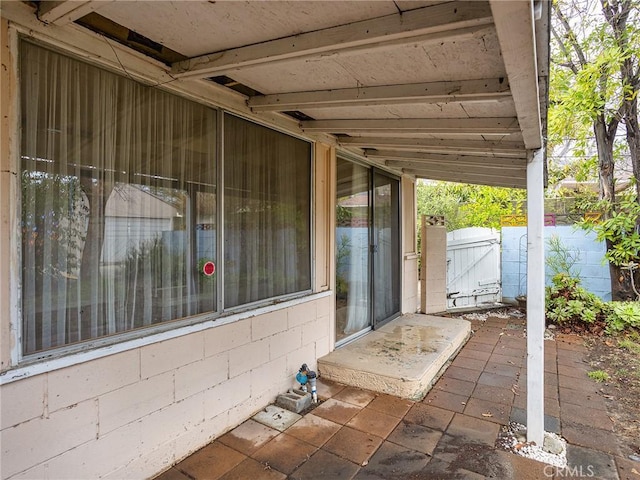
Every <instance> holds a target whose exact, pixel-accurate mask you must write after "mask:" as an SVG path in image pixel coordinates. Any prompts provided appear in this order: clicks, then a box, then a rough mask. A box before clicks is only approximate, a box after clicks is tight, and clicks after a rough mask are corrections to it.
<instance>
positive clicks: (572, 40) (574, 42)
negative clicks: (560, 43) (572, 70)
mask: <svg viewBox="0 0 640 480" xmlns="http://www.w3.org/2000/svg"><path fill="white" fill-rule="evenodd" d="M552 5H553V11H554V12H555V14H556V18H557V19H558V20H559V21H560V23H561V24H562V26H563V27H564V30H565V32H566V33H567V40H568V41H569V43H570V44H571V48H573V51H574V52H575V53H576V55H577V56H578V60H579V62H580V66H581V67H584V66H585V65H586V64H587V58H586V57H585V55H584V52H583V51H582V48H581V47H580V45H579V44H578V42H577V40H576V36H575V33H573V30H572V29H571V25H569V21H568V20H567V18H566V17H565V16H564V14H563V13H562V11H561V10H560V7H559V6H558V4H557V3H556V2H553V3H552Z"/></svg>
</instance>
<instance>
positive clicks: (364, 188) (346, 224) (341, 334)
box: [336, 158, 371, 342]
mask: <svg viewBox="0 0 640 480" xmlns="http://www.w3.org/2000/svg"><path fill="white" fill-rule="evenodd" d="M337 179H338V186H337V202H336V341H337V342H339V341H340V340H342V339H344V338H347V337H348V336H350V335H353V334H354V333H357V332H359V331H362V330H363V329H365V328H367V327H368V326H369V325H370V313H369V312H370V310H369V308H370V295H371V292H370V284H369V258H370V255H369V230H370V222H371V220H370V216H369V211H370V206H369V181H370V180H369V179H370V170H369V169H368V168H365V167H363V166H361V165H357V164H355V163H352V162H349V161H347V160H342V159H340V158H339V159H338V173H337Z"/></svg>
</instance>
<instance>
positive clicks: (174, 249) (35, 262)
mask: <svg viewBox="0 0 640 480" xmlns="http://www.w3.org/2000/svg"><path fill="white" fill-rule="evenodd" d="M21 49H22V51H21V81H22V85H21V87H22V93H23V94H22V122H23V124H22V132H23V134H22V152H21V154H22V295H23V297H22V307H23V331H22V338H23V348H24V353H25V354H31V353H35V352H38V351H42V350H47V349H50V348H54V347H59V346H63V345H67V344H71V343H76V342H80V341H85V340H90V339H96V338H100V337H103V336H106V335H112V334H115V333H119V332H124V331H128V330H132V329H135V328H138V327H143V326H147V325H151V324H156V323H159V322H165V321H169V320H174V319H178V318H183V317H186V316H189V315H193V314H196V313H200V312H204V311H208V310H211V309H213V308H215V307H214V306H215V304H216V301H215V288H214V287H213V285H215V279H214V280H213V281H212V282H210V283H204V284H203V282H202V281H200V279H199V277H198V269H197V266H198V262H199V260H200V258H201V257H200V256H199V255H200V254H201V252H205V251H206V255H207V256H208V257H211V258H215V233H212V234H208V235H207V236H204V235H200V236H197V235H196V223H197V222H200V223H202V224H205V223H206V224H207V228H208V231H212V232H215V228H216V227H215V225H216V219H215V195H216V186H215V179H216V167H215V132H216V112H215V111H213V110H211V109H209V108H206V107H203V106H201V105H198V104H195V103H193V102H189V101H187V100H184V99H182V98H179V97H176V96H173V95H170V94H168V93H165V92H162V91H160V90H158V89H155V88H151V87H147V86H143V85H140V84H138V83H136V82H133V81H132V80H130V79H127V78H124V77H121V76H118V75H115V74H112V73H110V72H106V71H104V70H101V69H99V68H96V67H93V66H91V65H88V64H85V63H82V62H79V61H76V60H73V59H71V58H68V57H65V56H63V55H59V54H57V53H54V52H51V51H48V50H46V49H44V48H41V47H39V46H35V45H32V44H29V43H26V42H24V43H23V44H22V46H21ZM198 195H200V197H198ZM203 195H205V196H207V200H206V201H205V200H204V199H203V198H204V197H202V196H203ZM201 199H202V200H201ZM207 242H213V243H211V244H208V243H207ZM193 245H195V247H194V246H193Z"/></svg>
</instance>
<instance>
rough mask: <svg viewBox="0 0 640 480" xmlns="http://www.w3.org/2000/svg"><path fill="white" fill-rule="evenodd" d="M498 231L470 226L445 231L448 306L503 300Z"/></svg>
mask: <svg viewBox="0 0 640 480" xmlns="http://www.w3.org/2000/svg"><path fill="white" fill-rule="evenodd" d="M500 279H501V275H500V233H499V232H497V231H496V230H493V229H491V228H481V227H471V228H463V229H460V230H454V231H453V232H449V233H447V308H449V309H453V308H474V307H482V306H488V305H492V304H495V303H499V302H500V301H502V286H501V281H500Z"/></svg>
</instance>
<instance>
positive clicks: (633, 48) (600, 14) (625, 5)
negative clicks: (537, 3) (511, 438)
mask: <svg viewBox="0 0 640 480" xmlns="http://www.w3.org/2000/svg"><path fill="white" fill-rule="evenodd" d="M552 11H553V18H552V25H551V32H552V38H553V42H552V62H551V68H552V71H551V85H550V110H549V137H550V145H551V146H552V148H553V146H554V145H556V146H557V145H559V144H561V143H564V144H566V143H567V142H568V141H570V143H571V145H572V147H573V151H574V153H575V154H576V155H577V156H579V157H581V158H583V159H588V158H589V156H590V155H589V153H590V152H591V151H592V150H595V152H596V155H595V157H596V158H597V173H598V179H599V190H600V198H601V199H602V200H603V202H602V203H601V205H604V213H605V222H606V221H607V220H608V219H610V218H613V217H617V216H619V215H627V216H629V215H630V216H631V222H632V224H635V225H636V231H637V230H638V229H640V218H639V216H638V215H637V214H636V213H634V212H636V211H637V209H635V208H631V209H629V208H628V205H627V206H626V207H622V206H621V203H618V202H617V201H616V200H617V199H616V177H617V175H618V174H619V172H621V171H622V170H623V169H624V167H625V165H624V163H625V162H624V161H623V160H624V159H625V158H626V157H628V158H629V159H630V163H631V170H632V175H631V178H632V179H633V181H635V186H636V193H639V192H640V163H639V161H640V129H639V128H638V105H637V96H638V90H639V89H640V71H639V61H638V59H639V57H640V55H639V53H640V2H638V0H600V2H599V3H598V2H595V1H593V0H557V1H554V2H553V7H552ZM621 126H622V127H621ZM622 128H624V133H622V135H620V134H619V130H622ZM616 167H617V168H616ZM638 199H640V195H635V201H636V202H638ZM625 223H626V224H628V222H625ZM630 234H633V232H630ZM603 238H605V239H606V244H607V256H608V258H612V252H614V251H616V250H619V249H620V248H621V245H622V246H623V245H625V244H626V243H625V242H623V241H622V240H623V239H621V238H620V237H619V236H614V235H605V236H604V237H603ZM630 253H631V254H632V255H631V256H632V257H633V254H634V253H635V254H637V252H630ZM638 261H640V259H639V258H637V257H636V262H638ZM610 271H611V282H612V294H613V297H614V298H616V299H626V298H631V297H632V296H633V293H632V289H631V277H630V275H632V274H633V273H632V272H633V269H629V268H627V269H625V268H624V265H616V264H615V263H612V262H610ZM636 275H638V272H637V271H636Z"/></svg>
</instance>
